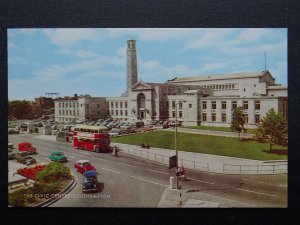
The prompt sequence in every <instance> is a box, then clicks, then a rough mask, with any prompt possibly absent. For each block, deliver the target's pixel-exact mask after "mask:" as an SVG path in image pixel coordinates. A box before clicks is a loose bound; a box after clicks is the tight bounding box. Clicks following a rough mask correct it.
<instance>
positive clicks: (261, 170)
mask: <svg viewBox="0 0 300 225" xmlns="http://www.w3.org/2000/svg"><path fill="white" fill-rule="evenodd" d="M287 171H288V168H287V164H272V165H229V164H224V165H223V173H227V174H282V173H287Z"/></svg>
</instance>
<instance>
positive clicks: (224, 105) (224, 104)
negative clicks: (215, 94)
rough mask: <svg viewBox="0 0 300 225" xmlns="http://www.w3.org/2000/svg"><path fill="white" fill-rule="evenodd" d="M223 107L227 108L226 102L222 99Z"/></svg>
mask: <svg viewBox="0 0 300 225" xmlns="http://www.w3.org/2000/svg"><path fill="white" fill-rule="evenodd" d="M222 109H226V102H225V101H222Z"/></svg>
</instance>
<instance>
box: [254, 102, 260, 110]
mask: <svg viewBox="0 0 300 225" xmlns="http://www.w3.org/2000/svg"><path fill="white" fill-rule="evenodd" d="M255 109H256V110H260V101H255Z"/></svg>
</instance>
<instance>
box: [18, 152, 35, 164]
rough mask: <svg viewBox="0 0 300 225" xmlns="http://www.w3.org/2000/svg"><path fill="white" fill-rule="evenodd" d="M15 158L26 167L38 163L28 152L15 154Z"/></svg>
mask: <svg viewBox="0 0 300 225" xmlns="http://www.w3.org/2000/svg"><path fill="white" fill-rule="evenodd" d="M14 158H15V159H16V160H17V161H18V162H19V163H23V164H26V165H31V164H34V163H36V159H35V158H34V157H32V156H30V155H29V154H28V153H27V152H19V153H17V154H15V156H14Z"/></svg>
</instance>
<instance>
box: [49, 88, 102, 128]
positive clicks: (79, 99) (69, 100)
mask: <svg viewBox="0 0 300 225" xmlns="http://www.w3.org/2000/svg"><path fill="white" fill-rule="evenodd" d="M54 103H55V121H58V122H64V123H71V122H75V121H76V120H84V119H98V118H105V117H106V116H107V109H106V99H105V98H103V97H91V96H90V95H79V96H77V95H76V94H75V95H74V96H73V97H69V96H66V97H63V98H56V99H55V100H54Z"/></svg>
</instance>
